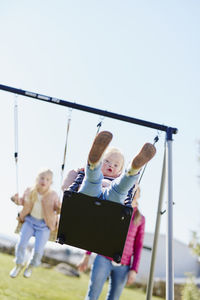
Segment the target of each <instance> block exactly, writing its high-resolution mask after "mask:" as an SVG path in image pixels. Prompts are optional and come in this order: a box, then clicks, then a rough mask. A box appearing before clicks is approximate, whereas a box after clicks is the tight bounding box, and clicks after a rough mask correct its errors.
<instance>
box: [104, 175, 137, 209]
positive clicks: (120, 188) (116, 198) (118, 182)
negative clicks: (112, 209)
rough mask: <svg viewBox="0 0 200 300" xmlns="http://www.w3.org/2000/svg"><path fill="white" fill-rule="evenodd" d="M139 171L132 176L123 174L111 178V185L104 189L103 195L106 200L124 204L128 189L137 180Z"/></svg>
mask: <svg viewBox="0 0 200 300" xmlns="http://www.w3.org/2000/svg"><path fill="white" fill-rule="evenodd" d="M138 179H139V173H138V174H136V175H133V176H127V174H123V175H121V176H120V177H118V178H117V179H115V180H113V182H112V184H111V186H110V187H109V188H107V189H105V191H104V193H103V197H104V198H105V199H106V200H109V201H113V202H118V203H121V204H124V200H125V198H126V196H127V194H128V191H129V190H130V189H131V188H132V187H133V186H134V185H135V184H136V183H137V182H138Z"/></svg>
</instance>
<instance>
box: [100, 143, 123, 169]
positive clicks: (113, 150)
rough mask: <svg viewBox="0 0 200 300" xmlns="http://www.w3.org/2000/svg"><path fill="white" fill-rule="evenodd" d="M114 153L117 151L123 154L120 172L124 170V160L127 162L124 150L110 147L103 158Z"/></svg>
mask: <svg viewBox="0 0 200 300" xmlns="http://www.w3.org/2000/svg"><path fill="white" fill-rule="evenodd" d="M112 153H117V154H119V155H120V156H121V158H122V166H121V169H120V172H121V171H122V170H123V168H124V162H125V159H124V155H123V154H122V152H121V151H120V150H119V149H118V148H115V147H109V148H108V149H107V150H106V152H105V153H104V156H103V159H105V158H106V157H108V155H110V154H112Z"/></svg>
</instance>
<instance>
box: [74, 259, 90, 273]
mask: <svg viewBox="0 0 200 300" xmlns="http://www.w3.org/2000/svg"><path fill="white" fill-rule="evenodd" d="M89 258H90V256H89V255H85V257H84V259H83V260H82V261H81V262H80V263H79V264H78V265H77V268H78V270H79V271H80V272H85V271H86V270H87V268H88V262H89Z"/></svg>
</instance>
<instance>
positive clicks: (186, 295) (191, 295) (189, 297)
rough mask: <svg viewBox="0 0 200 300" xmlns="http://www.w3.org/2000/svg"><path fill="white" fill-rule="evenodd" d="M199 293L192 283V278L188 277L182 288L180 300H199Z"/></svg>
mask: <svg viewBox="0 0 200 300" xmlns="http://www.w3.org/2000/svg"><path fill="white" fill-rule="evenodd" d="M199 299H200V291H199V289H198V287H197V286H196V284H195V282H194V277H193V276H191V275H188V279H187V282H186V284H185V285H184V287H183V292H182V300H199Z"/></svg>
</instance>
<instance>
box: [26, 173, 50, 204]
mask: <svg viewBox="0 0 200 300" xmlns="http://www.w3.org/2000/svg"><path fill="white" fill-rule="evenodd" d="M43 174H50V176H51V178H53V172H52V171H51V170H50V169H42V170H40V172H39V173H38V175H37V177H36V180H35V185H34V186H33V187H32V189H31V192H30V196H29V199H30V201H31V202H33V203H35V201H37V199H38V191H37V186H38V181H39V178H40V176H41V175H43ZM48 192H49V189H48V190H47V191H46V193H45V194H44V195H46V194H48Z"/></svg>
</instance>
